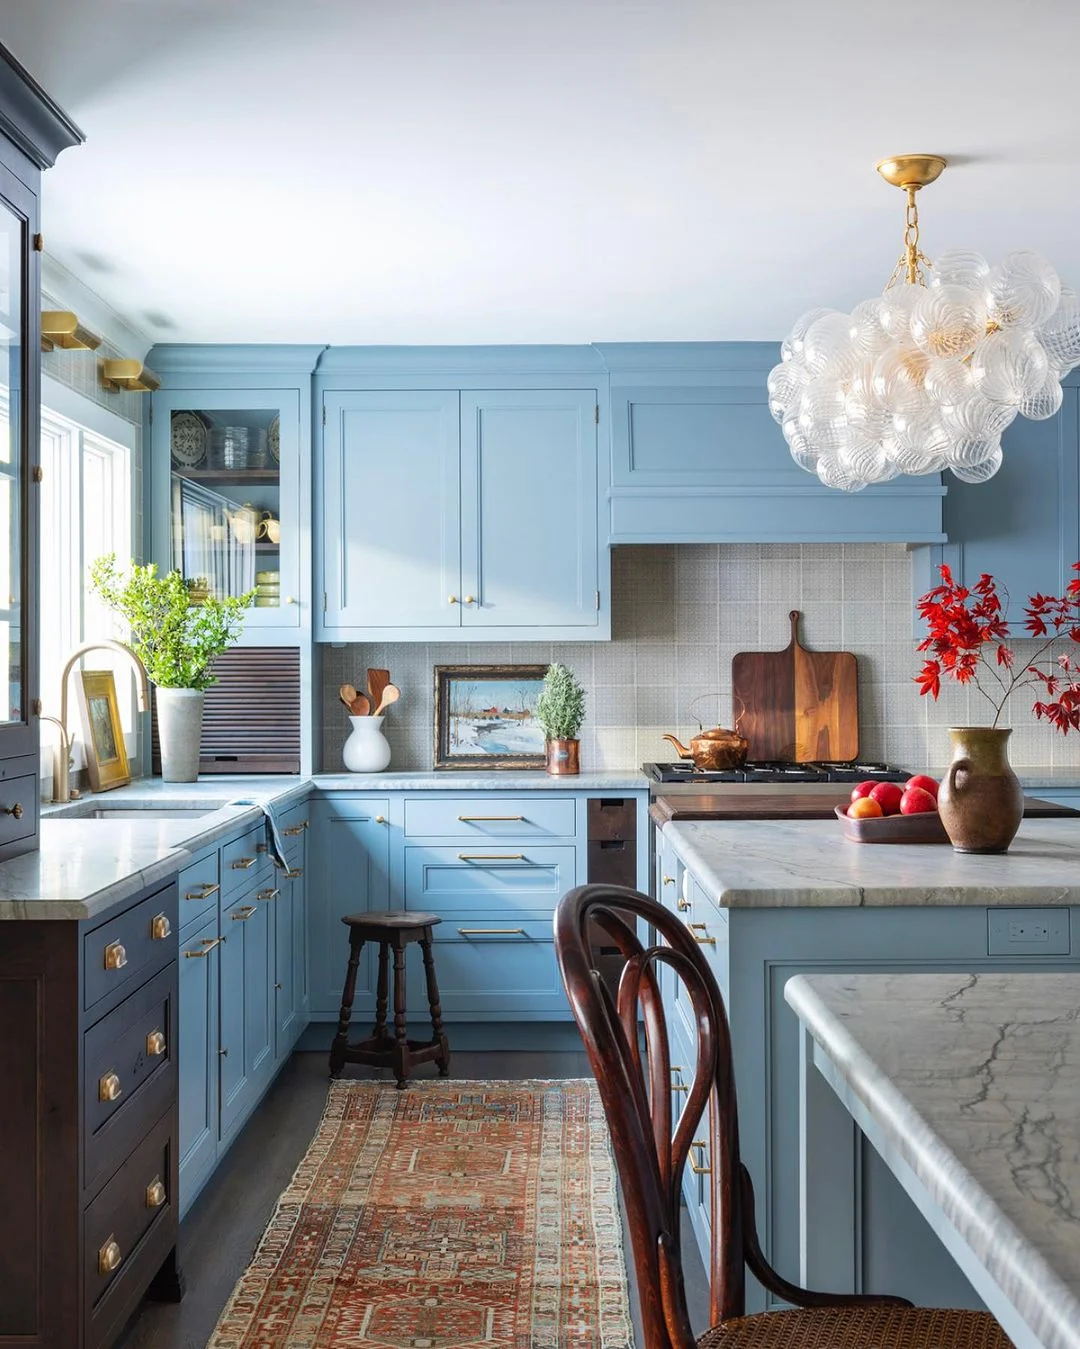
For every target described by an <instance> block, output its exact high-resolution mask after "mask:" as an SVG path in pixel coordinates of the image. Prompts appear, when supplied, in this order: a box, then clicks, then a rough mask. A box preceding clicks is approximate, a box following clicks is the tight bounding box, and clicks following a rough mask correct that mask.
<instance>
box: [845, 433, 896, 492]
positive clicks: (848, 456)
mask: <svg viewBox="0 0 1080 1349" xmlns="http://www.w3.org/2000/svg"><path fill="white" fill-rule="evenodd" d="M837 461H838V463H839V465H840V467H841V468H842V469H843V470H845V471H846V472H848V473H850V474H851V475H852V476H854V477H856V478H860V479H862V481H863V482H864V483H871V482H884V481H886V480H887V478H890V477H895V476H896V470H895V469H893V468H892V465H891V464H890V463H889V460H888V457H887V456H886V454H885V451H884V449H882V446H881V441H880V440H866V439H863V438H862V437H859V436H852V437H850V438H849V440H848V442H847V444H846V445H844V446H842V447H841V449H840V451H839V453H838V455H837Z"/></svg>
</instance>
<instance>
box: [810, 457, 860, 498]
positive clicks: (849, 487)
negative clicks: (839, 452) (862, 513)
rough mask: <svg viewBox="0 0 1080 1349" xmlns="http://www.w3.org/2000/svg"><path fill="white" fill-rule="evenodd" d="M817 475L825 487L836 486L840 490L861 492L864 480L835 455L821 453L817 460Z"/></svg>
mask: <svg viewBox="0 0 1080 1349" xmlns="http://www.w3.org/2000/svg"><path fill="white" fill-rule="evenodd" d="M817 475H818V477H819V478H820V479H821V481H822V482H823V483H824V484H825V486H826V487H837V488H839V489H840V491H842V492H861V491H862V489H863V488H864V487H865V486H866V485H867V484H866V482H865V481H864V480H863V479H862V478H860V477H858V476H857V475H856V474H854V473H852V472H851V471H850V470H849V469H846V468H845V467H844V466H843V464H841V463H840V461H839V459H837V458H836V456H835V455H822V457H821V458H820V459H819V460H818V466H817Z"/></svg>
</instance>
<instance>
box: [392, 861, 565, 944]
mask: <svg viewBox="0 0 1080 1349" xmlns="http://www.w3.org/2000/svg"><path fill="white" fill-rule="evenodd" d="M576 866H577V850H576V849H575V848H573V847H562V848H553V847H548V846H541V847H534V846H532V845H531V844H523V845H521V846H508V847H505V848H503V847H493V846H492V845H491V844H486V845H483V846H481V847H466V846H462V847H457V848H406V849H405V895H406V899H405V908H406V909H411V910H413V911H416V910H422V909H430V910H432V911H433V912H435V913H437V914H439V916H440V917H442V918H445V917H447V915H450V916H451V917H453V916H456V915H458V914H463V913H470V914H476V913H482V912H485V911H490V910H494V911H496V912H499V913H505V912H507V911H508V910H514V909H519V910H520V909H543V910H546V911H550V912H554V909H555V905H556V904H557V903H558V901H559V899H560V897H561V896H562V895H563V894H564V893H565V892H566V891H567V890H572V889H573V887H574V886H575V885H576V884H577V879H576ZM548 935H549V936H550V933H549V934H548Z"/></svg>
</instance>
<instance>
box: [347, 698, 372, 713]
mask: <svg viewBox="0 0 1080 1349" xmlns="http://www.w3.org/2000/svg"><path fill="white" fill-rule="evenodd" d="M349 711H350V712H351V713H352V714H353V716H354V717H366V716H367V715H368V713H369V712H370V711H371V700H370V699H369V698H368V696H367V694H366V693H358V694H357V695H356V697H355V698H354V699H353V700H352V702H351V703H350V704H349Z"/></svg>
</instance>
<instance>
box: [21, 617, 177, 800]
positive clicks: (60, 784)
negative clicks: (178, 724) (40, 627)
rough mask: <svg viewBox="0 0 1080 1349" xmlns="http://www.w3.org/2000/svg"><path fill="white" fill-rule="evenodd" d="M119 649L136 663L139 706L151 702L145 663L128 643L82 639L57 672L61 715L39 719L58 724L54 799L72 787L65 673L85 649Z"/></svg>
mask: <svg viewBox="0 0 1080 1349" xmlns="http://www.w3.org/2000/svg"><path fill="white" fill-rule="evenodd" d="M97 650H102V651H120V652H122V653H123V654H124V655H125V656H128V657H130V659H131V663H132V665H133V666H134V667H135V674H136V675H137V676H138V680H139V710H140V711H141V712H145V711H146V709H147V708H148V707H149V706H150V684H149V681H148V679H147V677H146V666H145V665H143V663H142V661H141V660H140V659H139V658H138V656H137V655H136V654H135V652H134V651H132V649H131V647H130V646H128V645H126V643H124V642H116V641H113V639H112V638H111V637H105V638H103V639H102V640H101V641H98V642H84V643H83V644H82V646H77V647H76V648H75V650H74V651H73V652H72V653H71V655H70V656H69V657H68V660H67V664H66V665H65V666H64V672H63V674H62V675H61V676H60V715H59V717H42V718H41V720H42V721H52V722H55V723H56V725H58V726H59V727H60V748H59V749H58V750H57V757H56V768H55V770H54V772H53V800H54V801H70V800H71V789H70V785H69V782H68V770H69V767H70V764H69V756H70V754H71V732H70V731H69V730H68V724H67V719H68V676H69V675H70V674H71V667H72V666H73V665H74V664H75V662H76V661H77V660H78V659H79V657H80V656H85V655H86V653H87V652H88V651H97Z"/></svg>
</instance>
